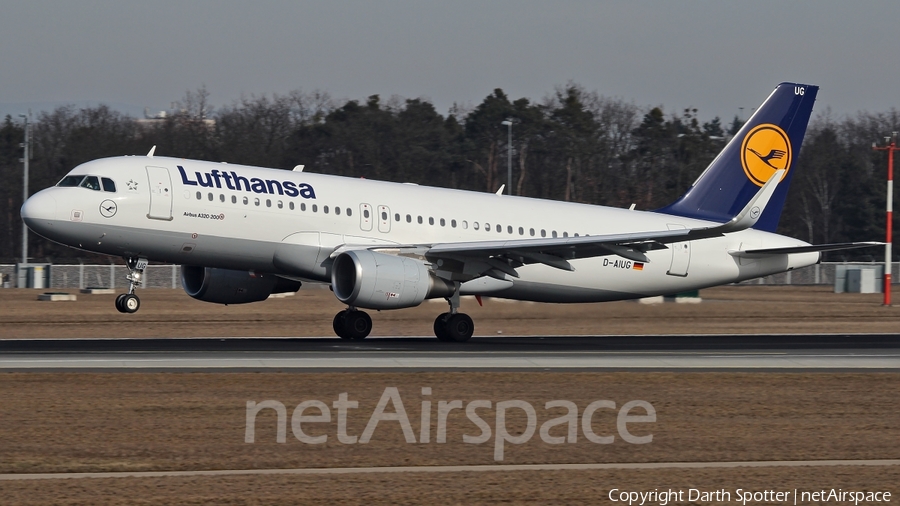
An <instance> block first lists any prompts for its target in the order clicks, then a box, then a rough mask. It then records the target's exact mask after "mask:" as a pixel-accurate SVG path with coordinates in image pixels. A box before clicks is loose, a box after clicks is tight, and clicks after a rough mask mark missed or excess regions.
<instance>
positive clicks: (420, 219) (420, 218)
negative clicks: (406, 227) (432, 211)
mask: <svg viewBox="0 0 900 506" xmlns="http://www.w3.org/2000/svg"><path fill="white" fill-rule="evenodd" d="M418 221H419V225H421V224H422V217H421V216H419V218H418Z"/></svg>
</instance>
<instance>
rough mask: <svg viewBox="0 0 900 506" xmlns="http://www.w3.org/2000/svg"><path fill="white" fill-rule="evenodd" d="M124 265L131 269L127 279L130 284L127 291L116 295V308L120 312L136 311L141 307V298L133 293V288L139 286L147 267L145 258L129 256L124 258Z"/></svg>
mask: <svg viewBox="0 0 900 506" xmlns="http://www.w3.org/2000/svg"><path fill="white" fill-rule="evenodd" d="M125 265H126V266H128V270H129V271H131V273H130V274H128V281H130V282H131V284H130V285H129V287H128V293H123V294H119V296H118V297H116V309H117V310H118V311H119V312H120V313H137V310H138V309H140V308H141V299H139V298H138V296H137V295H135V294H134V289H135V288H137V287H139V286H141V284H142V283H143V281H144V269H146V268H147V259H146V258H133V257H129V258H126V259H125Z"/></svg>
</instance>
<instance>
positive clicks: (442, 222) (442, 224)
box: [441, 218, 447, 227]
mask: <svg viewBox="0 0 900 506" xmlns="http://www.w3.org/2000/svg"><path fill="white" fill-rule="evenodd" d="M446 224H447V222H446V221H444V218H441V226H442V227H443V226H444V225H446Z"/></svg>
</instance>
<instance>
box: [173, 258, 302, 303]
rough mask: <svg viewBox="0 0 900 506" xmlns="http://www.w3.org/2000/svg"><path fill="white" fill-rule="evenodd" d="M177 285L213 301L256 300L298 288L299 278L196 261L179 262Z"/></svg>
mask: <svg viewBox="0 0 900 506" xmlns="http://www.w3.org/2000/svg"><path fill="white" fill-rule="evenodd" d="M181 285H182V286H183V287H184V291H185V292H186V293H187V294H188V295H190V296H191V297H193V298H195V299H197V300H202V301H204V302H215V303H216V304H244V303H247V302H257V301H260V300H265V299H266V298H267V297H268V296H269V295H272V294H273V293H285V292H296V291H297V290H299V289H300V282H299V281H292V280H289V279H284V278H281V277H278V276H276V275H274V274H259V273H254V272H253V271H233V270H230V269H215V268H212V267H199V266H196V265H182V266H181Z"/></svg>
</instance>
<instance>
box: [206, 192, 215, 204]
mask: <svg viewBox="0 0 900 506" xmlns="http://www.w3.org/2000/svg"><path fill="white" fill-rule="evenodd" d="M206 198H207V199H209V201H210V202H212V201H213V198H214V197H213V194H212V193H207V194H206Z"/></svg>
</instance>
